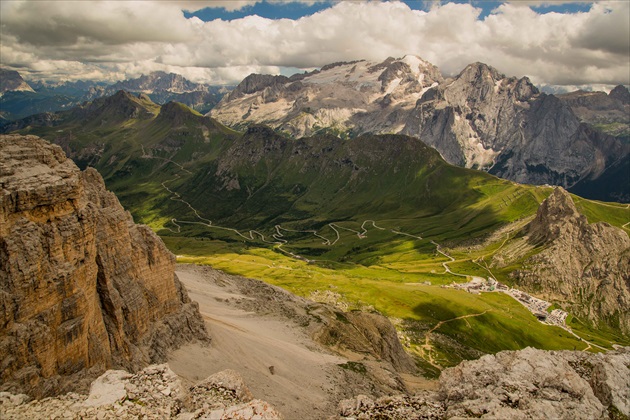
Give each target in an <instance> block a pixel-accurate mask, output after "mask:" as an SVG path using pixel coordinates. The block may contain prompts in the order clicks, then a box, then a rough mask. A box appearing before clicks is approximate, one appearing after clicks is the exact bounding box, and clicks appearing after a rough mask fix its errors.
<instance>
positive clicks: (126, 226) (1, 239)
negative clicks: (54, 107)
mask: <svg viewBox="0 0 630 420" xmlns="http://www.w3.org/2000/svg"><path fill="white" fill-rule="evenodd" d="M0 187H1V188H0V193H1V195H0V355H1V357H2V361H1V362H2V372H1V374H0V390H3V391H4V390H9V391H11V392H22V393H27V394H29V395H32V396H36V397H43V396H50V395H54V394H58V393H62V392H67V391H69V390H81V389H84V388H85V387H86V386H87V384H89V382H90V381H91V380H92V379H93V378H94V377H96V376H97V375H98V374H100V373H102V372H103V371H104V370H106V369H108V368H111V367H115V368H124V369H126V370H129V371H136V370H138V369H140V368H142V367H143V366H146V365H147V364H149V363H156V362H160V361H163V360H165V358H166V355H167V353H168V352H169V350H171V349H174V348H177V347H179V345H181V344H182V343H185V342H189V341H192V340H202V341H207V340H208V337H207V333H206V330H205V326H204V324H203V320H202V319H201V316H200V314H199V311H198V307H197V304H196V303H193V302H191V301H190V299H189V298H188V294H187V292H186V291H185V289H184V288H183V286H182V284H181V283H180V282H179V280H178V279H177V277H176V276H175V274H174V267H175V258H174V256H173V255H172V254H171V253H170V252H169V251H168V250H167V249H166V247H165V246H164V244H163V243H162V241H161V240H160V239H159V238H158V237H157V236H156V235H155V234H154V233H153V232H152V231H151V230H150V229H149V228H148V227H146V226H140V225H136V224H134V223H133V220H132V218H131V216H130V214H129V213H127V212H125V210H124V209H123V208H122V206H121V205H120V203H119V202H118V199H117V198H116V197H115V196H114V194H112V193H111V192H109V191H107V190H106V189H105V186H104V183H103V179H102V178H101V176H100V175H99V174H98V172H96V170H94V169H87V170H86V171H84V172H81V171H79V169H78V168H77V167H76V165H75V164H74V163H73V162H72V161H71V160H70V159H68V158H66V156H65V154H64V153H63V151H62V150H61V148H60V147H59V146H55V145H51V144H49V143H47V142H45V141H43V140H41V139H39V138H37V137H35V136H17V135H7V136H0Z"/></svg>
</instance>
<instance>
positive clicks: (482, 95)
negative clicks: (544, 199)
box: [209, 56, 630, 202]
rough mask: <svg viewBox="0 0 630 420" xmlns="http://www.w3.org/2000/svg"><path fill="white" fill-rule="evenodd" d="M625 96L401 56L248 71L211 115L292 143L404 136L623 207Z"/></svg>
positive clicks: (629, 149)
mask: <svg viewBox="0 0 630 420" xmlns="http://www.w3.org/2000/svg"><path fill="white" fill-rule="evenodd" d="M628 95H630V93H628V90H627V88H625V87H624V86H618V87H617V88H615V89H614V90H613V91H612V92H611V93H610V95H607V94H605V93H603V92H593V93H586V92H576V93H573V94H567V95H562V96H554V95H548V94H545V93H541V92H539V91H538V89H537V88H536V87H535V86H534V85H533V84H532V83H531V82H530V81H529V79H528V78H527V77H523V78H521V79H517V78H514V77H506V76H505V75H503V74H500V73H499V72H498V71H497V70H496V69H494V68H492V67H490V66H487V65H485V64H483V63H474V64H471V65H469V66H467V67H466V68H465V69H464V70H462V71H461V72H460V73H459V74H458V75H457V76H455V77H452V78H446V79H445V78H443V77H442V75H441V73H440V71H439V69H438V68H437V67H435V66H434V65H432V64H430V63H428V62H426V61H424V60H422V59H421V58H419V57H416V56H405V57H403V58H401V59H393V58H389V59H387V60H385V61H384V62H382V63H375V62H369V61H357V62H349V63H334V64H331V65H328V66H324V67H322V68H321V70H316V71H314V72H311V73H305V74H296V75H294V76H292V77H290V78H287V77H284V76H262V75H250V76H248V77H247V78H246V79H245V80H243V82H241V84H240V85H239V86H237V87H236V89H234V90H233V91H232V92H231V93H230V94H229V95H226V96H224V97H223V99H222V100H221V102H220V103H219V104H218V105H217V106H216V107H215V108H213V109H212V111H211V112H210V114H209V115H211V116H213V117H214V118H216V119H217V120H219V121H220V122H222V123H224V124H226V125H228V126H230V127H233V128H236V129H242V128H243V127H246V126H248V125H251V124H266V125H269V126H270V127H272V128H274V129H276V130H278V131H280V132H282V133H285V134H288V135H290V136H292V137H294V138H298V137H302V136H304V135H312V134H315V133H332V134H335V135H339V136H341V137H354V136H357V135H360V134H362V133H381V134H385V133H399V134H406V135H410V136H414V137H418V138H420V139H421V140H422V141H423V142H425V143H426V144H428V145H430V146H433V147H435V148H436V149H437V150H438V151H439V152H440V154H441V155H442V157H444V159H446V160H447V161H448V162H450V163H452V164H455V165H459V166H464V167H467V168H478V169H483V170H486V171H488V172H490V173H492V174H495V175H498V176H500V177H502V178H506V179H510V180H513V181H516V182H521V183H531V184H537V185H542V184H551V185H561V186H563V187H565V188H568V189H570V190H572V189H573V188H575V190H576V191H579V192H580V193H582V194H583V195H585V196H588V197H590V198H597V199H601V200H609V201H621V202H627V201H630V187H629V183H628V182H627V175H628V174H630V157H629V154H630V144H629V142H628V134H629V132H630V130H629V127H630V125H629V124H630V117H629V115H630V104H629V103H628V99H627V98H628ZM624 175H625V176H624ZM615 179H617V181H615ZM620 179H621V180H622V181H621V182H620V181H619V180H620Z"/></svg>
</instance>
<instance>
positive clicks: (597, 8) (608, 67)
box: [0, 0, 630, 85]
mask: <svg viewBox="0 0 630 420" xmlns="http://www.w3.org/2000/svg"><path fill="white" fill-rule="evenodd" d="M308 1H309V2H314V1H317V0H308ZM207 3H209V2H197V1H189V0H186V1H183V2H182V1H156V2H149V1H138V2H134V1H123V2H120V1H93V2H66V1H63V0H59V1H54V2H53V1H50V2H46V1H37V2H32V1H3V2H2V3H0V8H1V10H0V11H1V14H0V19H1V24H2V25H1V27H0V31H1V35H2V43H1V45H0V60H1V62H2V64H3V65H7V66H12V67H15V68H20V69H24V70H25V71H26V72H27V73H28V72H31V73H32V74H33V75H35V74H36V75H37V77H40V78H45V77H46V74H50V77H51V78H59V77H66V78H70V77H71V78H80V77H81V74H82V72H85V74H89V75H90V77H91V78H94V79H98V78H99V77H100V75H99V72H100V73H102V74H103V78H109V79H111V78H114V77H116V78H119V77H120V76H121V75H124V76H126V77H133V76H136V75H139V73H143V72H144V73H146V72H150V71H153V70H166V71H174V72H177V73H181V74H183V75H185V76H187V77H190V78H192V79H194V80H196V81H206V82H210V83H236V82H238V81H240V80H241V79H242V78H243V77H244V76H246V75H247V74H248V73H249V72H265V73H276V74H277V73H280V72H281V70H282V69H283V68H288V67H291V68H300V69H305V68H312V67H320V66H322V65H325V64H328V63H331V62H335V61H347V60H356V59H368V60H375V61H379V60H384V59H385V58H387V57H388V56H393V57H400V56H403V55H405V54H417V55H420V56H422V57H423V58H425V59H427V60H428V61H430V62H432V63H434V64H436V65H438V66H439V67H440V68H441V69H442V70H443V71H444V72H445V73H446V74H447V75H452V74H456V73H457V72H459V71H460V70H461V69H462V68H464V67H465V66H466V65H467V64H469V63H471V62H475V61H482V62H485V63H487V64H490V65H492V66H494V67H496V68H497V69H499V70H500V71H501V72H503V73H505V74H507V75H514V76H519V77H520V76H529V77H530V78H531V79H532V80H533V81H534V82H535V83H539V84H546V85H585V84H602V85H607V84H618V83H624V84H629V83H630V80H628V79H629V77H630V76H629V67H630V64H629V62H628V51H629V50H630V41H629V39H630V3H628V2H618V1H612V2H601V3H596V4H593V5H592V6H591V8H590V10H589V11H588V12H580V13H563V14H561V13H538V12H536V11H534V10H533V9H531V8H530V7H524V6H523V5H522V4H520V5H514V4H511V3H505V4H497V8H496V9H495V10H494V11H493V13H491V14H490V15H489V16H486V17H485V18H480V15H481V9H479V8H476V7H474V3H473V4H472V5H471V4H455V3H447V4H437V5H433V6H432V7H431V8H429V9H428V10H427V11H419V10H411V9H410V8H409V7H408V6H407V5H406V4H404V3H402V2H376V1H374V2H339V3H335V4H334V6H332V7H330V8H327V9H324V10H322V11H320V12H318V13H315V14H313V15H311V16H306V17H303V18H300V19H297V20H290V19H277V20H272V19H266V18H262V17H259V16H247V17H245V18H242V19H236V20H232V21H223V20H220V19H217V20H214V21H210V22H202V21H201V20H199V19H198V18H195V17H193V18H189V19H187V18H186V17H185V16H184V14H183V12H182V9H186V8H187V7H188V8H193V7H196V8H202V7H205V5H206V4H207ZM223 3H225V7H236V5H234V3H238V5H240V7H244V5H251V4H253V3H256V1H254V0H251V1H249V0H247V1H244V2H212V4H213V5H214V6H215V7H216V6H219V7H223V6H220V5H221V4H223ZM228 3H230V4H231V6H230V5H228ZM529 3H541V2H529ZM188 10H191V9H188ZM46 69H49V70H46ZM72 71H76V73H72ZM47 72H48V73H47Z"/></svg>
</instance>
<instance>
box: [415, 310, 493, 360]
mask: <svg viewBox="0 0 630 420" xmlns="http://www.w3.org/2000/svg"><path fill="white" fill-rule="evenodd" d="M488 311H491V309H486V310H485V311H483V312H481V313H479V314H468V315H461V316H458V317H455V318H451V319H447V320H444V321H440V322H438V323H437V324H435V326H434V327H433V328H431V329H430V330H429V331H427V333H426V334H425V335H424V344H423V345H422V346H420V348H421V349H422V357H423V359H424V360H426V361H427V362H429V364H431V366H433V367H434V368H436V369H439V370H442V369H444V367H443V366H440V365H438V364H437V363H436V362H435V359H434V358H433V355H432V354H431V353H432V352H433V351H434V350H433V346H432V345H431V334H432V333H433V332H434V331H435V330H437V329H438V328H440V327H441V326H442V325H444V324H446V323H447V322H452V321H457V320H458V319H466V318H472V317H475V316H481V315H484V314H486V313H487V312H488ZM468 326H469V327H470V324H468Z"/></svg>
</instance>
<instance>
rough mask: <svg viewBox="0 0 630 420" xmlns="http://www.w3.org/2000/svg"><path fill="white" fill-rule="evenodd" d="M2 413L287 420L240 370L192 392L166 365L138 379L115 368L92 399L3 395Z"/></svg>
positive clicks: (151, 368)
mask: <svg viewBox="0 0 630 420" xmlns="http://www.w3.org/2000/svg"><path fill="white" fill-rule="evenodd" d="M0 410H2V412H4V413H5V414H6V415H7V416H8V417H10V418H14V419H32V418H51V419H52V418H95V419H138V418H155V419H158V418H159V419H167V418H177V419H180V420H183V419H186V420H191V419H198V418H210V419H219V418H220V419H267V420H272V419H281V418H282V416H281V415H280V413H278V411H276V410H275V409H274V408H273V407H272V406H271V405H269V404H268V403H266V402H265V401H261V400H257V399H254V398H253V396H252V394H251V393H250V392H249V389H248V388H247V386H246V385H245V383H244V382H243V379H242V378H241V377H240V375H239V374H238V373H236V372H234V371H231V370H226V371H222V372H218V373H216V374H214V375H212V376H210V377H209V378H207V379H205V380H204V381H202V382H201V383H199V384H197V385H195V386H193V387H190V388H188V389H186V387H185V386H183V385H182V383H181V380H180V379H179V378H178V377H177V375H175V374H174V373H173V371H171V369H170V368H169V367H168V365H166V364H164V365H152V366H149V367H147V368H145V369H143V370H142V371H141V372H138V373H136V374H134V375H132V374H130V373H128V372H125V371H123V370H109V371H107V372H105V373H104V374H103V375H102V376H100V377H99V378H97V379H96V380H95V381H94V382H93V383H92V386H91V388H90V392H89V395H81V394H75V393H69V394H66V395H63V396H60V397H57V398H46V399H44V400H37V401H29V398H28V397H27V396H26V395H23V394H18V395H14V394H10V393H6V392H0Z"/></svg>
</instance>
